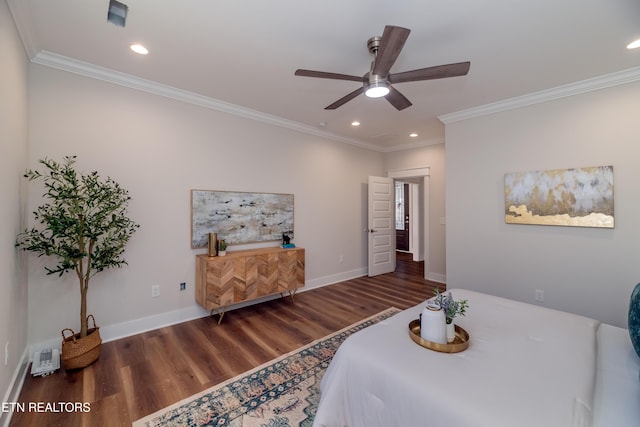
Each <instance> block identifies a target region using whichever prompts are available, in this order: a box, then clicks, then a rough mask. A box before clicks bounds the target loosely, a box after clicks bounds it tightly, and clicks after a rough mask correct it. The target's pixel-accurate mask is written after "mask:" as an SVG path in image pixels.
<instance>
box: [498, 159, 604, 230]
mask: <svg viewBox="0 0 640 427" xmlns="http://www.w3.org/2000/svg"><path fill="white" fill-rule="evenodd" d="M504 195H505V199H504V213H505V222H506V223H507V224H538V225H564V226H574V227H599V228H613V226H614V216H613V166H596V167H586V168H576V169H557V170H547V171H535V172H516V173H507V174H505V176H504Z"/></svg>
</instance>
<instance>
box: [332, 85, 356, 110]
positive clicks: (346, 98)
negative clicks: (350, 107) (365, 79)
mask: <svg viewBox="0 0 640 427" xmlns="http://www.w3.org/2000/svg"><path fill="white" fill-rule="evenodd" d="M363 92H364V87H361V88H358V89H356V90H354V91H353V92H351V93H350V94H348V95H345V96H343V97H342V98H340V99H338V100H337V101H336V102H334V103H333V104H331V105H329V106H326V107H324V109H325V110H335V109H336V108H338V107H340V106H342V105H344V104H346V103H347V102H349V101H351V100H352V99H353V98H355V97H356V96H358V95H360V94H361V93H363Z"/></svg>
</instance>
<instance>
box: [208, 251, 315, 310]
mask: <svg viewBox="0 0 640 427" xmlns="http://www.w3.org/2000/svg"><path fill="white" fill-rule="evenodd" d="M304 262H305V260H304V249H303V248H286V249H283V248H280V247H273V248H261V249H250V250H244V251H230V252H227V255H226V256H215V257H210V256H208V255H206V254H203V255H197V256H196V302H197V303H198V304H200V305H201V306H202V307H204V308H205V309H207V310H211V314H213V312H214V311H215V310H218V311H219V312H220V320H222V316H223V315H224V312H225V309H226V307H228V306H230V305H232V304H236V303H239V302H243V301H249V300H252V299H256V298H260V297H264V296H267V295H273V294H278V293H279V294H281V295H282V296H283V297H284V295H285V293H288V294H290V295H291V296H293V294H295V291H296V290H297V289H298V288H300V287H302V286H304Z"/></svg>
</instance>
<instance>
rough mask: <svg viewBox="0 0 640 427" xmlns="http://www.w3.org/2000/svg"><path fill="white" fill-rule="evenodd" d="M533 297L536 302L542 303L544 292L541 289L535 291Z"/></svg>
mask: <svg viewBox="0 0 640 427" xmlns="http://www.w3.org/2000/svg"><path fill="white" fill-rule="evenodd" d="M535 297H536V301H537V302H544V291H543V290H542V289H536V294H535Z"/></svg>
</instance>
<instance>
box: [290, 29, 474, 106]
mask: <svg viewBox="0 0 640 427" xmlns="http://www.w3.org/2000/svg"><path fill="white" fill-rule="evenodd" d="M410 32H411V30H409V29H407V28H402V27H395V26H392V25H387V26H385V27H384V33H383V34H382V37H378V36H376V37H371V38H370V39H369V40H368V41H367V47H368V49H369V53H371V54H372V55H373V61H372V62H371V70H370V71H369V72H368V73H366V74H365V75H364V76H362V77H358V76H350V75H348V74H339V73H328V72H325V71H313V70H302V69H298V70H296V72H295V75H296V76H304V77H318V78H321V79H334V80H349V81H354V82H360V83H362V87H360V88H358V89H356V90H354V91H353V92H351V93H349V94H348V95H345V96H343V97H342V98H340V99H338V100H337V101H336V102H334V103H333V104H331V105H329V106H327V107H325V110H335V109H336V108H338V107H340V106H342V105H344V104H346V103H347V102H349V101H351V100H352V99H353V98H355V97H356V96H358V95H360V94H361V93H364V94H365V95H367V96H368V97H370V98H380V97H383V96H384V97H386V99H387V101H389V102H390V103H391V105H393V106H394V107H396V109H398V110H404V109H405V108H407V107H410V106H411V105H412V104H411V101H409V100H408V99H407V98H406V97H405V96H404V95H403V94H401V93H400V92H399V91H398V90H397V89H395V88H394V87H393V86H392V85H393V84H396V83H405V82H415V81H419V80H433V79H443V78H446V77H456V76H464V75H466V74H467V73H468V72H469V66H470V65H471V63H470V62H468V61H467V62H458V63H455V64H446V65H437V66H435V67H427V68H420V69H417V70H412V71H405V72H402V73H394V74H389V70H391V67H392V66H393V64H394V62H396V59H397V58H398V56H399V55H400V51H402V48H403V47H404V44H405V42H406V41H407V37H409V33H410Z"/></svg>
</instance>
